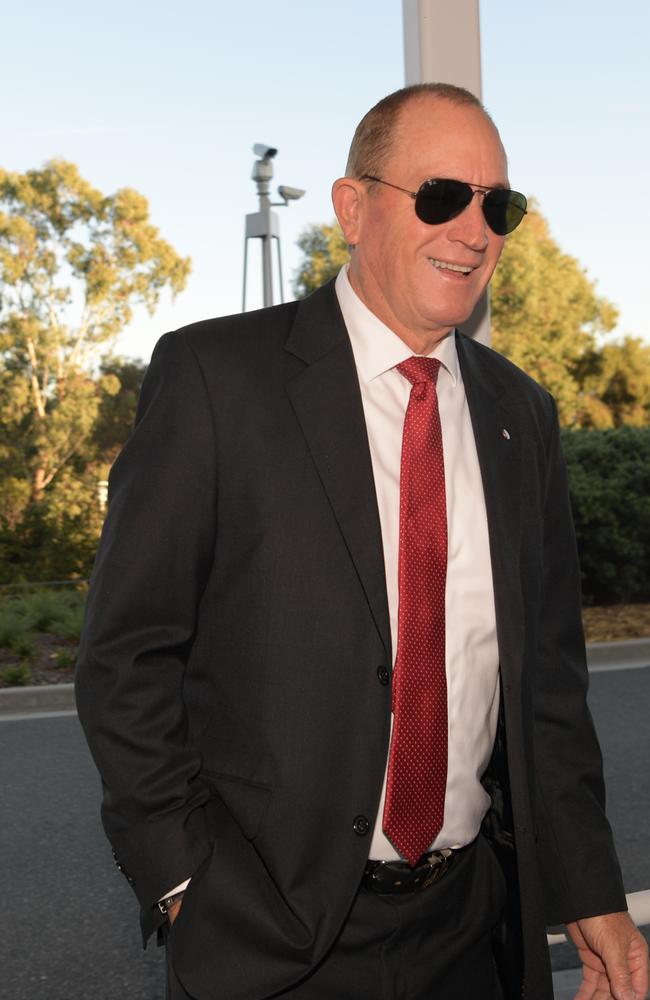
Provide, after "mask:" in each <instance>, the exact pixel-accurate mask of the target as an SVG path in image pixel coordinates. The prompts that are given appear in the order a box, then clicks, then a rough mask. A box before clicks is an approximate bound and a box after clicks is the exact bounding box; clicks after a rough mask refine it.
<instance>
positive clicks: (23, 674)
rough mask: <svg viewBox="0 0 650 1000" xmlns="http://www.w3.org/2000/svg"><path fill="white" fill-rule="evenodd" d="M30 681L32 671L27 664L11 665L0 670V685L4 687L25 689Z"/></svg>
mask: <svg viewBox="0 0 650 1000" xmlns="http://www.w3.org/2000/svg"><path fill="white" fill-rule="evenodd" d="M31 681H32V671H31V669H30V666H29V664H28V663H12V664H11V666H9V667H5V668H4V669H3V670H0V685H4V686H5V687H26V686H27V685H28V684H31Z"/></svg>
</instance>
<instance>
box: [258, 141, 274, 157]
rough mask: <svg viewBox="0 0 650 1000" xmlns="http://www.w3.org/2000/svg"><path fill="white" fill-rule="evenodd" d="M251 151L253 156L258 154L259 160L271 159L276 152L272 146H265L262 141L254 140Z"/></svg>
mask: <svg viewBox="0 0 650 1000" xmlns="http://www.w3.org/2000/svg"><path fill="white" fill-rule="evenodd" d="M253 152H254V153H255V156H259V158H260V160H272V159H273V157H274V156H277V153H278V151H277V149H275V147H274V146H265V145H264V143H263V142H256V143H255V145H254V146H253Z"/></svg>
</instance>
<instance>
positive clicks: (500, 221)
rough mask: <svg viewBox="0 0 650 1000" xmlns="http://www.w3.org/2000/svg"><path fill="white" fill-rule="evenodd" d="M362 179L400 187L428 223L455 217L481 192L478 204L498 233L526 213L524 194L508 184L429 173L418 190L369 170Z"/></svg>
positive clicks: (503, 233)
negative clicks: (494, 184)
mask: <svg viewBox="0 0 650 1000" xmlns="http://www.w3.org/2000/svg"><path fill="white" fill-rule="evenodd" d="M361 180H362V181H374V182H375V183H377V184H385V185H386V187H391V188H395V190H396V191H403V192H404V194H407V195H409V197H411V198H413V200H414V201H415V214H416V215H417V217H418V219H420V220H421V221H422V222H426V223H428V224H429V225H431V226H437V225H439V224H440V223H441V222H449V221H450V219H455V218H456V216H457V215H460V213H461V212H463V211H464V210H465V209H466V208H467V206H468V205H469V203H470V201H471V200H472V198H473V197H474V195H475V194H482V195H483V199H482V202H481V208H482V209H483V215H484V216H485V221H486V222H487V224H488V226H489V227H490V229H491V230H492V232H493V233H496V234H497V236H507V235H508V233H511V232H512V231H513V229H516V228H517V226H518V225H519V223H520V222H521V220H522V219H523V217H524V215H526V205H527V202H526V198H525V196H524V195H523V194H520V193H519V191H509V190H508V189H507V188H487V187H482V185H480V184H467V183H466V182H465V181H454V180H449V179H447V178H441V177H432V178H431V179H430V180H428V181H425V182H424V184H422V185H421V186H420V187H419V188H418V190H417V191H409V190H408V188H403V187H399V185H398V184H391V183H390V182H389V181H384V180H382V179H381V177H373V176H372V174H364V175H363V176H362V177H361Z"/></svg>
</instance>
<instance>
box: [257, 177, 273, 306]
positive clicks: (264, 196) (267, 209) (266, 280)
mask: <svg viewBox="0 0 650 1000" xmlns="http://www.w3.org/2000/svg"><path fill="white" fill-rule="evenodd" d="M257 190H258V193H259V196H260V215H261V217H262V219H263V220H264V232H263V234H262V236H261V240H262V286H263V289H264V305H265V306H272V305H273V262H272V260H271V239H272V236H271V232H272V230H271V199H270V197H269V182H268V181H261V180H260V181H258V182H257Z"/></svg>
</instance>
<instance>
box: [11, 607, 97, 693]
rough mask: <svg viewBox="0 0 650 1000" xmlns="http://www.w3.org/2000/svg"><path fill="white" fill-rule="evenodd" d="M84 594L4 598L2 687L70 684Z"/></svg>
mask: <svg viewBox="0 0 650 1000" xmlns="http://www.w3.org/2000/svg"><path fill="white" fill-rule="evenodd" d="M84 602H85V589H79V588H76V587H69V588H65V589H64V588H53V587H52V588H44V587H43V588H40V589H34V590H23V591H20V592H18V593H17V592H9V593H7V592H6V591H5V592H4V593H3V594H2V596H0V686H3V687H8V686H17V685H25V684H34V683H55V682H57V681H59V680H70V679H71V674H72V670H73V668H74V664H75V659H76V655H77V648H76V647H77V643H78V641H79V637H80V635H81V623H82V620H83V610H84Z"/></svg>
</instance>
